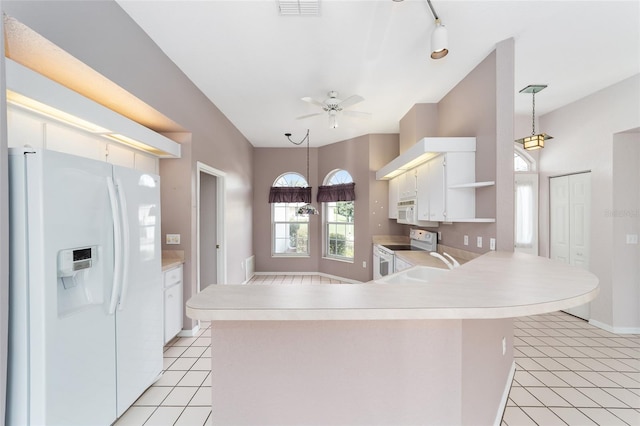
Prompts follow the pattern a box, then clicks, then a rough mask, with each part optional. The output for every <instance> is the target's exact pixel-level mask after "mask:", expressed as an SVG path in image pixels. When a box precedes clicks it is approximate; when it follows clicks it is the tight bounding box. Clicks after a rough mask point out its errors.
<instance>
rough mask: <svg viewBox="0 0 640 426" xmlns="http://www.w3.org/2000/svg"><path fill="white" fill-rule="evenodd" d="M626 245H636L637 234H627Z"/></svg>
mask: <svg viewBox="0 0 640 426" xmlns="http://www.w3.org/2000/svg"><path fill="white" fill-rule="evenodd" d="M627 244H638V234H627Z"/></svg>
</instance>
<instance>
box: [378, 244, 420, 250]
mask: <svg viewBox="0 0 640 426" xmlns="http://www.w3.org/2000/svg"><path fill="white" fill-rule="evenodd" d="M382 247H384V248H386V249H389V250H391V251H396V250H419V251H424V249H421V248H419V247H415V246H411V245H408V244H398V245H383V246H382Z"/></svg>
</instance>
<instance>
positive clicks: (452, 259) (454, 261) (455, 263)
mask: <svg viewBox="0 0 640 426" xmlns="http://www.w3.org/2000/svg"><path fill="white" fill-rule="evenodd" d="M442 254H444V255H445V256H446V257H448V258H449V259H451V262H453V267H454V268H457V267H458V266H460V263H459V262H458V261H457V260H455V259H454V258H453V256H451V255H450V254H449V253H446V252H444V251H443V252H442Z"/></svg>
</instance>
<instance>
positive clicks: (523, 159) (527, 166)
mask: <svg viewBox="0 0 640 426" xmlns="http://www.w3.org/2000/svg"><path fill="white" fill-rule="evenodd" d="M535 170H536V160H534V159H533V157H532V156H531V155H529V153H528V152H526V151H525V150H524V148H522V146H521V145H520V144H516V145H514V149H513V171H515V172H534V171H535Z"/></svg>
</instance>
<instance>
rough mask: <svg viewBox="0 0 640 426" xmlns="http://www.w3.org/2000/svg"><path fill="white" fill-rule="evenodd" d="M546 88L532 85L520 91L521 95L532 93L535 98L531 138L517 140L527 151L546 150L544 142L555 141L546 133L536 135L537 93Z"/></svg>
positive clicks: (541, 85)
mask: <svg viewBox="0 0 640 426" xmlns="http://www.w3.org/2000/svg"><path fill="white" fill-rule="evenodd" d="M546 87H547V85H546V84H530V85H529V86H527V87H525V88H524V89H522V90H520V93H531V95H532V97H533V107H532V111H531V136H526V137H524V138H520V139H516V142H517V143H521V144H522V146H523V148H524V149H526V150H527V151H532V150H534V149H540V148H544V141H546V140H548V139H553V136H549V135H547V134H546V133H540V134H537V135H536V93H538V92H540V91H542V90H543V89H544V88H546Z"/></svg>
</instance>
